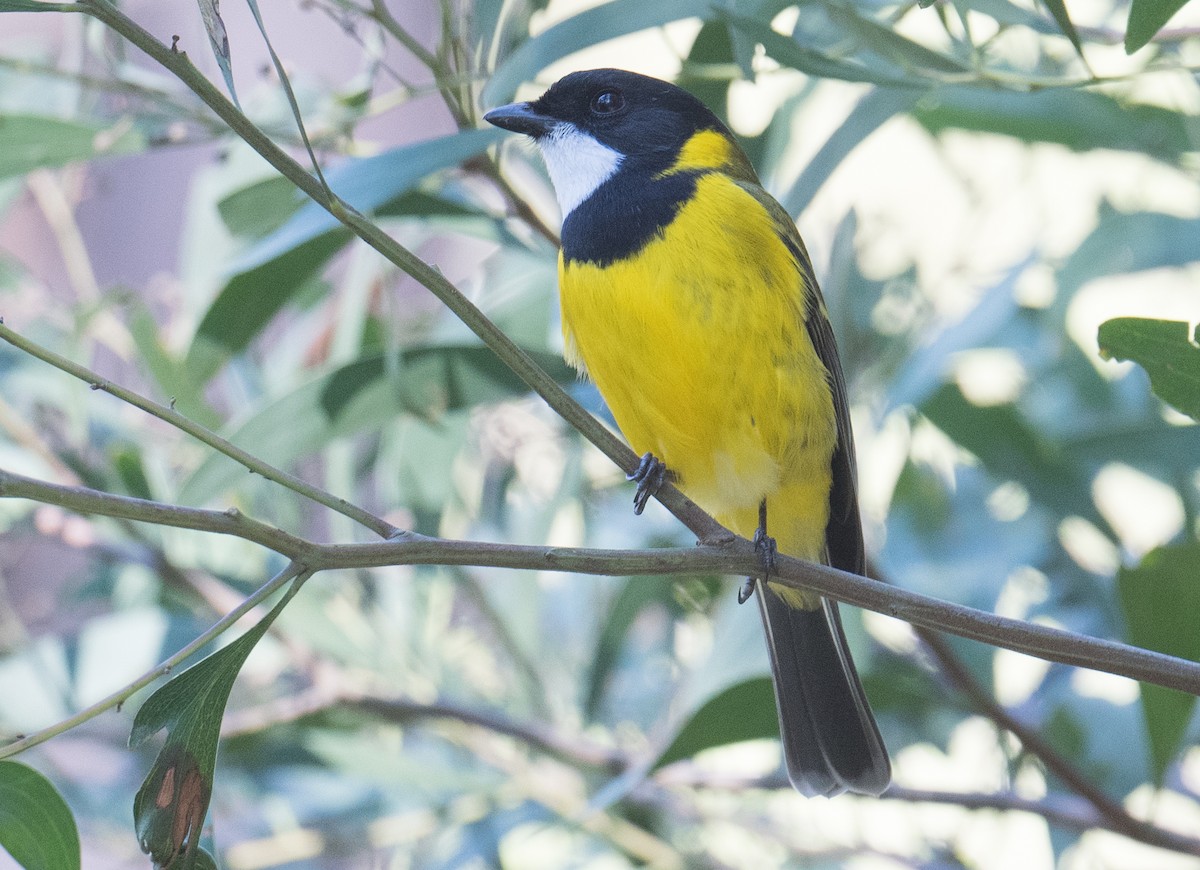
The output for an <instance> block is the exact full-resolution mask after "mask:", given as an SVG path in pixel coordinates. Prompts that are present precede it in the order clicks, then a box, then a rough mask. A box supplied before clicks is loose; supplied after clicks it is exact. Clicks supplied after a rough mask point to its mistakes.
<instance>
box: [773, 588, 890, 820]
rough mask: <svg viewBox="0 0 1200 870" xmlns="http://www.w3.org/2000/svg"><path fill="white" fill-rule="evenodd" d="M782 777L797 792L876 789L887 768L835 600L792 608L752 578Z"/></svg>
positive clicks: (882, 783)
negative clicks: (782, 763)
mask: <svg viewBox="0 0 1200 870" xmlns="http://www.w3.org/2000/svg"><path fill="white" fill-rule="evenodd" d="M758 601H759V609H760V610H761V611H762V617H763V625H764V627H765V628H766V631H767V647H768V648H769V649H770V651H771V670H772V673H773V676H774V682H775V703H776V706H777V707H778V709H779V732H780V736H781V737H782V740H783V753H784V759H785V760H786V762H787V772H788V779H790V780H791V781H792V785H794V786H795V787H796V789H797V790H798V791H799V792H800V793H802V794H805V795H810V796H812V795H826V796H828V797H832V796H833V795H836V794H841V793H842V792H844V791H853V792H858V793H860V794H872V795H877V794H880V793H881V792H882V791H883V790H884V789H886V788H887V787H888V784H889V783H890V782H891V776H892V768H891V763H890V762H889V761H888V754H887V749H886V748H885V747H884V745H883V739H882V738H881V737H880V736H879V727H878V726H877V725H876V724H875V717H874V716H873V715H872V714H871V707H870V706H869V705H868V704H867V696H866V694H865V693H864V692H863V687H862V683H860V682H859V679H858V672H857V671H856V670H855V669H854V662H853V660H851V658H850V651H849V650H848V649H847V646H846V635H845V633H844V632H843V631H842V620H841V617H840V616H839V615H838V607H837V603H836V602H834V601H822V605H823V606H822V607H821V608H820V609H817V610H798V609H794V608H792V607H789V606H788V605H787V604H786V603H784V601H783V599H782V598H780V597H779V596H778V595H776V594H775V593H774V592H772V591H771V590H770V589H769V588H767V587H766V584H764V583H762V582H759V584H758Z"/></svg>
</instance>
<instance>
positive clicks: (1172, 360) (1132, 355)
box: [1099, 317, 1200, 420]
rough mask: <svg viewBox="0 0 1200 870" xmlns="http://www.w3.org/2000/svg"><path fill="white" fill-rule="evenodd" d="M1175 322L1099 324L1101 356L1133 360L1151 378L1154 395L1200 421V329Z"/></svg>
mask: <svg viewBox="0 0 1200 870" xmlns="http://www.w3.org/2000/svg"><path fill="white" fill-rule="evenodd" d="M1188 329H1189V324H1187V323H1184V322H1183V321H1174V320H1152V319H1149V318H1142V317H1118V318H1115V319H1113V320H1109V321H1106V322H1105V323H1102V324H1100V334H1099V342H1100V355H1101V356H1102V357H1104V358H1105V359H1116V360H1121V361H1124V360H1133V361H1134V362H1136V363H1137V364H1138V365H1140V366H1141V367H1142V368H1144V369H1145V370H1146V373H1147V374H1149V375H1150V386H1151V388H1152V389H1153V390H1154V394H1155V395H1156V396H1158V397H1159V398H1160V399H1162V400H1163V401H1164V402H1166V403H1167V404H1169V405H1171V406H1172V407H1173V408H1175V409H1176V410H1178V411H1180V412H1181V413H1184V414H1187V415H1188V416H1189V417H1191V418H1192V419H1193V420H1200V326H1198V327H1197V328H1196V332H1195V333H1194V335H1193V336H1192V337H1190V338H1189V336H1188Z"/></svg>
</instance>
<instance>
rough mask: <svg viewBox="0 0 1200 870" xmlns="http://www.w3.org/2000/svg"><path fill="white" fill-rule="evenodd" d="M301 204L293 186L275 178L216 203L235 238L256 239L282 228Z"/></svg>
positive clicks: (257, 183)
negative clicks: (247, 237)
mask: <svg viewBox="0 0 1200 870" xmlns="http://www.w3.org/2000/svg"><path fill="white" fill-rule="evenodd" d="M305 201H306V200H305V198H304V197H303V196H302V195H301V193H300V191H299V190H297V189H296V186H295V185H294V184H292V183H291V182H290V181H288V180H287V179H286V178H284V177H283V176H282V175H275V176H271V177H270V178H264V179H262V180H261V181H256V182H254V183H253V184H250V185H247V186H246V187H243V188H241V189H240V190H235V191H234V192H233V193H231V194H229V195H228V196H227V197H225V198H224V199H222V200H221V201H220V202H218V203H217V212H218V213H219V214H220V215H221V220H222V221H224V222H225V226H226V227H227V228H228V229H229V232H231V233H233V234H234V235H235V236H250V237H252V238H259V237H260V236H265V235H266V234H267V233H269V232H273V231H274V230H277V229H279V228H280V227H281V226H283V224H284V223H286V222H287V220H288V219H289V218H290V217H291V216H292V214H294V213H295V211H296V210H297V209H298V208H300V207H301V206H302V205H303V204H304V203H305Z"/></svg>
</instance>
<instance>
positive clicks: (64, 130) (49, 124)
mask: <svg viewBox="0 0 1200 870" xmlns="http://www.w3.org/2000/svg"><path fill="white" fill-rule="evenodd" d="M145 147H146V141H145V139H144V138H143V136H142V134H141V133H140V132H138V131H137V130H135V129H132V128H126V127H124V126H122V125H117V126H112V127H106V126H103V125H100V124H88V123H84V122H80V121H64V120H60V119H58V118H46V117H42V116H40V115H0V179H4V178H11V177H13V176H16V175H24V174H25V173H26V172H29V171H30V170H31V169H40V168H42V167H47V166H64V165H66V164H68V163H75V162H77V161H80V160H91V159H92V158H94V157H101V156H106V155H112V154H132V153H134V152H136V151H141V150H142V149H144V148H145Z"/></svg>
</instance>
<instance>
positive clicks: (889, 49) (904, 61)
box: [825, 3, 970, 79]
mask: <svg viewBox="0 0 1200 870" xmlns="http://www.w3.org/2000/svg"><path fill="white" fill-rule="evenodd" d="M825 9H826V11H827V13H828V15H829V19H830V21H831V22H832V23H833V24H834V26H836V27H837V28H838V30H839V31H842V32H845V33H852V34H854V35H856V36H857V37H858V38H859V40H860V41H861V43H862V45H863V46H864V47H865V48H867V49H869V50H870V51H873V52H874V53H875V54H877V55H879V56H880V57H881V58H884V59H885V60H887V61H889V62H890V63H892V64H894V65H895V66H896V67H898V68H899V69H902V70H904V71H905V72H906V73H907V75H908V76H909V77H910V78H913V79H919V78H921V77H922V76H921V73H922V72H926V71H928V72H934V73H950V74H961V73H964V72H967V71H968V70H969V69H970V65H969V64H968V63H966V62H965V61H963V60H960V59H959V58H956V57H949V56H947V55H944V54H942V53H941V52H937V51H934V50H932V49H929V48H926V47H925V46H923V45H921V44H920V43H917V42H913V41H912V40H911V39H909V38H908V37H906V36H903V35H902V34H900V33H897V32H896V30H895V29H894V28H893V27H891V26H890V25H888V26H885V25H883V24H879V23H878V22H876V21H873V20H871V19H870V18H863V17H862V16H860V15H858V14H857V13H856V12H855V11H854V9H853V8H852V7H850V6H843V5H841V4H839V3H829V4H827V5H826V6H825Z"/></svg>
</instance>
